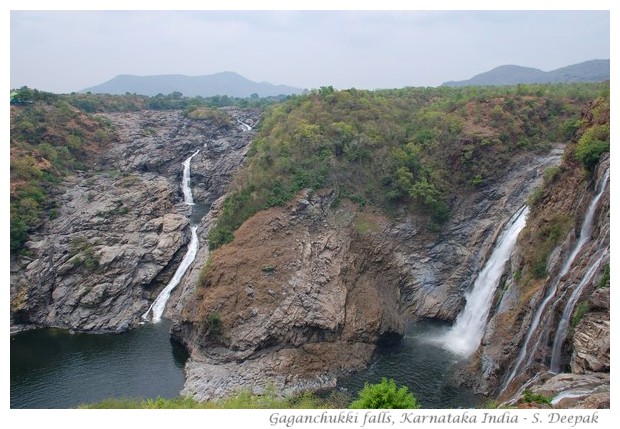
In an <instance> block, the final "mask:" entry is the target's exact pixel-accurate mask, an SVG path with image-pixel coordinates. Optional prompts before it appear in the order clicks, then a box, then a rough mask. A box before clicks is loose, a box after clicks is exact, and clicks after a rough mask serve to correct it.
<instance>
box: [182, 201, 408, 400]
mask: <svg viewBox="0 0 620 429" xmlns="http://www.w3.org/2000/svg"><path fill="white" fill-rule="evenodd" d="M332 199H333V195H332V194H331V193H325V194H316V195H314V196H312V197H309V196H308V195H302V196H300V199H299V202H296V203H295V204H294V205H293V206H289V207H286V208H275V209H270V210H267V211H265V212H261V213H259V214H258V215H256V216H254V217H253V218H251V219H250V220H249V221H247V222H246V223H245V224H244V225H243V226H242V227H241V228H240V229H239V230H238V231H237V233H236V239H235V241H234V242H233V243H231V244H230V245H228V246H225V247H224V248H222V249H220V250H218V251H217V252H215V253H214V254H213V255H212V256H211V259H210V262H209V266H211V267H213V269H210V268H209V269H207V270H206V272H205V273H204V274H203V275H202V276H201V279H200V280H199V283H200V284H199V286H198V289H197V290H196V297H195V299H193V300H191V301H190V302H189V305H188V306H186V307H185V308H184V309H183V313H182V317H183V318H184V321H183V323H181V324H178V325H177V326H176V328H175V330H176V335H177V336H178V337H180V338H181V339H182V341H184V342H185V343H186V344H188V346H189V348H190V349H191V350H192V352H193V354H192V363H190V364H189V365H188V366H187V368H186V371H187V374H188V385H186V388H185V392H186V393H193V394H194V395H195V396H197V397H198V398H202V399H205V398H210V397H214V396H218V395H220V394H222V393H231V392H232V391H234V390H235V389H237V388H238V387H239V384H243V385H246V386H249V385H257V386H263V387H266V386H267V384H269V383H267V382H266V379H267V378H270V379H271V380H270V382H274V381H275V382H276V383H278V387H280V388H284V389H286V388H289V387H290V388H296V387H299V385H300V384H305V383H315V380H316V378H317V377H319V376H322V375H325V373H326V372H329V370H333V371H336V372H337V371H339V370H350V369H359V368H361V367H362V366H363V365H365V364H367V363H368V361H369V359H370V357H371V354H372V351H373V350H374V344H375V343H376V342H377V341H379V340H380V339H386V340H389V339H390V338H392V337H393V336H399V335H402V333H403V330H404V322H403V319H402V318H401V316H400V312H399V311H398V296H399V290H398V287H397V284H398V282H397V279H398V277H399V272H398V270H397V269H394V268H391V267H390V261H389V259H391V258H392V256H391V254H392V252H391V248H390V247H389V245H387V244H386V243H383V242H381V236H380V235H376V234H368V235H365V236H364V237H362V236H361V235H359V234H358V233H356V232H355V230H354V229H352V228H351V227H352V224H353V222H354V220H355V219H356V217H359V216H366V215H364V214H360V213H358V214H356V213H355V211H352V210H350V207H349V206H348V205H345V206H343V207H341V208H339V209H337V210H330V209H329V204H330V203H331V200H332ZM372 222H373V225H376V226H377V227H380V225H381V224H382V223H384V222H385V221H384V220H382V219H380V218H374V217H373V218H372ZM337 226H338V227H337ZM368 255H372V257H371V258H368ZM392 265H393V266H394V267H396V264H392ZM215 315H217V318H218V320H219V323H220V324H221V332H216V329H215V326H214V325H213V323H214V322H213V320H214V318H215V317H216V316H215ZM232 362H237V364H236V366H235V376H234V377H229V376H228V375H227V374H229V372H230V371H229V370H225V368H228V367H229V366H230V365H231V363H232ZM239 362H241V364H238V363H239ZM213 365H221V369H220V370H218V371H215V372H213V371H210V370H209V368H211V366H213ZM205 371H208V372H205ZM214 373H215V375H213V374H214ZM207 374H208V376H207ZM217 374H222V377H219V376H218V375H217ZM269 376H270V377H269ZM328 379H329V380H333V377H332V378H329V377H328V378H326V380H328ZM292 386H296V387H292Z"/></svg>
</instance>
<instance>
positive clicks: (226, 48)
mask: <svg viewBox="0 0 620 429" xmlns="http://www.w3.org/2000/svg"><path fill="white" fill-rule="evenodd" d="M608 58H610V13H609V11H451V10H444V11H366V12H360V11H244V10H240V11H174V10H173V11H170V10H168V11H15V10H12V11H11V12H10V85H11V88H17V87H21V86H23V85H27V86H29V87H31V88H38V89H41V90H46V91H52V92H59V93H63V92H72V91H79V90H81V89H84V88H86V87H90V86H94V85H97V84H100V83H103V82H105V81H107V80H109V79H111V78H113V77H114V76H116V75H119V74H133V75H158V74H185V75H193V76H195V75H207V74H213V73H217V72H222V71H234V72H237V73H239V74H241V75H243V76H245V77H247V78H248V79H251V80H254V81H258V82H260V81H266V82H270V83H273V84H286V85H291V86H296V87H301V88H317V87H319V86H323V85H333V86H334V87H336V88H339V89H345V88H351V87H355V88H360V89H375V88H399V87H404V86H437V85H440V84H442V83H443V82H445V81H449V80H464V79H469V78H471V77H472V76H474V75H476V74H478V73H482V72H485V71H488V70H490V69H492V68H494V67H497V66H500V65H504V64H516V65H522V66H527V67H535V68H539V69H541V70H544V71H549V70H553V69H556V68H559V67H564V66H567V65H571V64H575V63H579V62H582V61H586V60H591V59H608Z"/></svg>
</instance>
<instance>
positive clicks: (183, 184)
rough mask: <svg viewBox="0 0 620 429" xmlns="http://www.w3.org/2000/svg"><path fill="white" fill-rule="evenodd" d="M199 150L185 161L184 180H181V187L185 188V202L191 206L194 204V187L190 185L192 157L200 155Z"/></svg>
mask: <svg viewBox="0 0 620 429" xmlns="http://www.w3.org/2000/svg"><path fill="white" fill-rule="evenodd" d="M199 152H200V150H197V151H196V152H194V154H193V155H192V156H190V157H189V158H187V159H186V160H185V161H183V181H182V182H181V188H182V189H183V199H184V201H185V204H188V205H190V206H193V205H194V196H193V195H192V188H191V187H190V176H191V172H190V163H191V162H192V158H193V157H195V156H196V155H198V153H199Z"/></svg>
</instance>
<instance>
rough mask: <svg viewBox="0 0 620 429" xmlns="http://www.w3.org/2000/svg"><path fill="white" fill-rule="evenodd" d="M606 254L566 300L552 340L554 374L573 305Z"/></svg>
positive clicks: (598, 259) (589, 270) (558, 366)
mask: <svg viewBox="0 0 620 429" xmlns="http://www.w3.org/2000/svg"><path fill="white" fill-rule="evenodd" d="M605 256H607V255H606V252H605V251H604V252H602V254H601V255H600V256H599V257H598V258H597V259H596V261H595V262H594V264H592V265H591V266H590V268H589V269H588V271H587V272H586V274H585V275H584V276H583V279H581V282H580V283H579V285H578V286H577V287H576V288H575V290H574V291H573V293H572V294H571V296H570V297H569V298H568V301H567V302H566V307H564V311H563V312H562V318H561V319H560V322H559V323H558V327H557V329H556V331H555V338H554V340H553V349H552V350H553V352H552V354H551V366H550V369H551V372H555V373H556V374H557V373H558V372H560V360H561V357H562V343H563V342H564V339H565V338H566V332H567V331H568V325H569V321H570V317H571V315H572V314H573V310H574V309H575V304H577V301H578V300H579V297H580V296H581V291H582V290H583V288H584V287H585V286H586V285H588V284H589V283H590V281H592V277H594V274H595V273H596V271H597V270H598V268H599V267H600V264H601V262H602V261H603V258H605Z"/></svg>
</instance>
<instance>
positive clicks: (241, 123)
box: [237, 119, 252, 132]
mask: <svg viewBox="0 0 620 429" xmlns="http://www.w3.org/2000/svg"><path fill="white" fill-rule="evenodd" d="M237 122H239V124H240V125H241V126H242V127H243V129H244V130H245V131H246V132H248V131H251V130H252V127H251V126H249V125H248V124H246V123H245V122H243V121H241V120H239V119H237Z"/></svg>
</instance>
